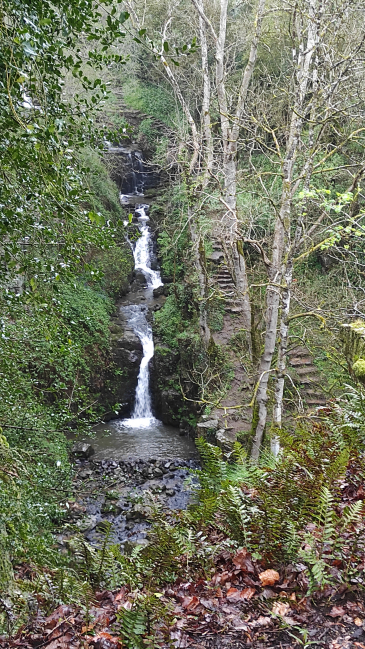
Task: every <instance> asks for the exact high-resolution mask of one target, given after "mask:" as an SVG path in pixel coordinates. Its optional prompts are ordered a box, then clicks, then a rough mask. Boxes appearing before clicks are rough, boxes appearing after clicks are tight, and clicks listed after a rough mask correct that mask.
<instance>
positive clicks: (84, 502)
mask: <svg viewBox="0 0 365 649" xmlns="http://www.w3.org/2000/svg"><path fill="white" fill-rule="evenodd" d="M198 466H199V463H198V461H197V460H184V459H177V458H173V459H171V460H166V459H165V458H164V459H159V458H150V459H148V460H144V459H140V458H137V459H129V460H119V461H115V460H98V459H94V460H93V459H90V458H89V459H83V460H76V466H75V468H76V472H75V478H74V494H75V497H74V500H73V501H71V502H68V503H67V507H68V509H69V516H68V526H69V529H68V531H67V532H66V533H65V532H63V533H62V534H61V535H60V537H59V542H60V545H61V546H65V545H67V543H68V541H69V539H70V537H72V536H73V535H74V534H75V532H82V533H83V534H84V536H85V538H86V540H87V541H89V542H90V543H92V544H93V545H94V544H95V545H99V544H100V543H102V542H103V539H104V537H105V530H106V529H107V528H108V527H109V524H110V525H111V529H110V533H109V534H110V537H109V538H110V542H113V543H118V544H120V546H121V548H122V549H123V550H124V551H125V552H128V551H130V549H131V548H132V547H134V546H135V545H147V544H148V530H149V528H150V526H151V521H150V519H151V515H152V512H153V510H154V509H156V508H157V507H158V508H160V509H161V510H162V511H163V512H166V513H167V512H168V511H169V510H178V509H185V508H186V507H187V505H188V502H189V499H191V498H192V488H193V485H194V483H196V480H197V479H196V477H195V476H194V469H196V468H198Z"/></svg>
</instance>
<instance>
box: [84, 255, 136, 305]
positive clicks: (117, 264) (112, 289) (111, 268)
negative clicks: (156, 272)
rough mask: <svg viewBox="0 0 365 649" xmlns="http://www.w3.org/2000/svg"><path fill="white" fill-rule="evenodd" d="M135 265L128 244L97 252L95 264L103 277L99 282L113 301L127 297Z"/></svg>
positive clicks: (94, 258)
mask: <svg viewBox="0 0 365 649" xmlns="http://www.w3.org/2000/svg"><path fill="white" fill-rule="evenodd" d="M133 263H134V262H133V256H132V253H131V249H130V247H129V245H127V244H126V243H123V244H121V245H120V246H113V247H111V248H108V249H107V250H103V251H98V252H96V253H95V255H94V256H93V264H94V266H95V268H96V270H97V271H98V272H99V274H100V276H101V279H100V280H99V281H98V284H99V286H100V287H101V289H102V290H103V291H105V293H107V295H109V296H110V297H112V298H113V299H117V298H119V297H121V296H122V295H125V293H126V292H127V290H128V288H129V281H128V278H129V277H130V276H131V273H132V270H133Z"/></svg>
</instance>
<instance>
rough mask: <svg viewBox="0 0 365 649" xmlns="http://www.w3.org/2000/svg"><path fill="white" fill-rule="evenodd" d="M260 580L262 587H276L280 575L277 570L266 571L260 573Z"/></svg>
mask: <svg viewBox="0 0 365 649" xmlns="http://www.w3.org/2000/svg"><path fill="white" fill-rule="evenodd" d="M259 579H260V581H261V586H274V585H275V584H276V582H277V581H279V579H280V575H279V573H278V572H276V570H265V571H264V572H260V574H259Z"/></svg>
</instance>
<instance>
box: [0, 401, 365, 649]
mask: <svg viewBox="0 0 365 649" xmlns="http://www.w3.org/2000/svg"><path fill="white" fill-rule="evenodd" d="M363 421H364V395H363V394H362V392H361V391H356V390H354V389H351V388H349V389H348V392H347V394H346V395H344V396H343V398H342V399H341V400H339V401H337V402H336V404H335V405H334V407H333V409H332V410H331V411H328V412H327V416H326V418H325V419H323V421H322V422H320V423H319V422H314V423H313V422H310V423H307V424H306V425H305V426H301V427H300V428H298V429H296V430H295V431H291V432H283V433H282V436H281V445H282V450H281V453H280V455H279V456H278V457H277V458H274V457H273V456H272V455H270V454H269V453H263V454H262V457H261V460H260V463H259V464H258V465H253V464H252V463H251V462H250V461H249V459H248V457H247V453H246V451H245V450H244V448H243V447H242V446H241V445H240V444H239V443H236V444H235V446H234V449H233V450H232V452H231V453H230V454H228V456H227V455H224V454H223V452H222V450H221V449H219V448H218V447H216V446H213V445H211V444H208V442H207V441H206V440H204V439H202V438H201V439H198V440H197V445H198V448H199V451H200V455H201V461H202V468H201V469H200V470H196V471H194V472H193V475H192V478H191V479H189V482H190V488H191V489H192V493H193V496H192V501H191V504H190V506H189V508H188V509H187V510H186V511H183V512H176V511H175V512H170V513H169V514H168V515H166V512H165V511H164V510H162V508H161V506H160V505H159V504H158V503H156V501H155V502H153V497H152V495H151V496H150V497H151V503H149V504H150V505H151V508H152V512H153V513H152V520H153V525H152V528H151V530H150V532H149V540H150V543H149V545H148V546H147V547H140V546H137V547H136V548H134V549H133V550H132V551H131V553H130V554H122V553H121V551H120V548H119V546H118V545H111V544H110V543H109V533H110V527H109V526H107V528H106V529H105V539H104V543H103V544H102V546H101V547H99V548H96V547H93V546H91V545H89V544H88V543H87V542H86V541H85V540H84V539H83V537H82V536H80V535H79V534H76V535H75V536H74V537H73V539H71V541H70V543H69V546H68V555H67V556H66V555H59V554H58V553H57V552H56V551H55V550H53V549H51V548H50V547H49V545H48V543H49V541H48V540H46V542H45V543H44V544H43V546H42V548H43V552H45V553H46V552H48V555H49V558H48V563H47V561H45V557H44V556H42V555H40V556H39V560H40V563H39V564H38V567H37V563H36V562H33V563H32V564H31V567H28V568H27V569H26V570H24V568H22V567H21V566H20V568H19V567H18V568H17V569H16V572H15V576H14V575H13V573H12V568H11V561H10V559H11V558H12V559H13V561H14V555H12V552H13V549H12V546H11V543H10V545H9V543H6V539H7V537H8V539H9V536H11V534H12V532H11V530H12V525H13V527H14V526H15V524H16V525H18V521H14V522H13V524H11V523H10V522H9V521H7V522H6V525H5V527H3V528H2V529H1V530H0V532H1V534H0V539H1V543H2V549H3V552H2V555H1V556H2V563H1V569H2V583H3V584H4V583H5V582H6V580H7V584H8V585H7V588H8V592H11V591H12V588H13V593H14V596H13V597H12V598H11V599H10V600H9V601H8V605H7V606H8V609H6V607H5V606H4V605H3V617H2V624H3V627H4V626H6V624H8V626H9V625H10V626H12V625H13V626H12V628H16V626H18V625H19V621H21V620H22V619H24V616H25V613H24V611H25V610H26V609H27V607H29V600H30V599H31V598H32V597H33V598H34V597H40V596H41V598H42V606H45V607H46V609H48V610H49V609H52V606H53V607H54V606H56V605H58V604H59V603H60V602H66V603H67V602H75V601H78V602H79V603H80V602H81V603H82V606H83V607H84V608H85V615H87V611H88V609H89V608H90V606H91V602H92V597H93V595H92V593H93V591H94V590H95V589H98V590H100V589H105V588H109V589H116V588H120V587H125V588H127V589H128V592H130V593H131V594H132V595H133V606H132V608H131V609H128V610H127V609H121V610H120V614H119V618H120V619H119V621H120V624H121V633H122V637H123V638H124V641H125V644H126V646H127V647H131V649H132V648H133V649H134V648H138V647H142V646H144V641H145V640H146V638H149V639H150V641H151V643H152V640H153V629H154V628H155V625H156V624H157V621H159V624H160V623H161V620H162V621H163V620H165V622H166V620H168V619H169V616H171V614H172V611H170V610H169V609H168V608H166V606H165V605H164V604H163V602H162V601H160V598H161V596H162V595H161V591H163V589H164V588H166V587H168V585H169V584H171V585H173V584H175V583H176V582H178V581H179V580H181V579H183V580H184V581H187V580H199V579H200V578H203V579H205V580H209V579H210V578H211V574H212V571H214V565H215V560H216V557H219V556H222V553H226V555H227V552H228V555H227V556H230V553H231V552H236V551H237V549H238V548H240V547H244V548H246V549H247V550H248V551H249V552H250V553H251V556H252V558H253V560H254V561H256V562H258V565H260V566H261V567H262V569H265V568H275V569H277V570H281V568H282V567H284V566H286V565H288V564H289V563H290V562H294V563H296V562H298V561H300V562H302V564H304V566H305V572H304V573H303V574H304V577H302V587H303V584H304V586H305V584H306V588H307V594H313V593H314V592H315V591H319V592H322V591H323V590H324V589H325V588H326V587H329V586H330V587H331V588H332V589H336V588H338V587H342V588H343V587H344V586H345V587H349V588H352V587H353V586H354V585H356V587H360V588H362V587H363V577H362V575H363V572H362V570H363V565H362V558H363V554H364V550H365V547H364V505H363V496H364V490H363V488H362V485H363V482H364V475H365V464H364V457H365V456H364V450H365V449H364V444H365V430H364V424H363ZM0 448H1V465H0V466H1V469H0V479H1V480H2V482H3V485H5V489H6V492H7V494H8V498H10V499H9V507H10V508H11V507H12V502H15V500H14V499H16V498H19V495H18V494H19V493H20V491H21V490H22V489H24V484H25V483H26V480H30V470H29V468H28V467H27V468H25V464H24V455H23V456H22V454H21V453H19V456H18V457H17V459H14V456H12V457H11V458H10V459H9V453H8V447H7V444H6V440H5V438H2V441H1V447H0ZM20 476H22V479H21V480H20ZM196 478H198V479H196ZM19 490H20V491H19ZM11 499H12V500H11ZM15 510H16V511H19V514H20V515H22V512H21V511H20V510H19V507H18V510H17V508H15ZM15 515H17V514H15ZM20 529H22V528H20ZM30 532H31V528H30V527H29V528H28V530H25V534H28V535H29V533H30ZM4 540H5V543H4ZM28 540H29V539H28ZM23 548H24V546H23ZM19 558H20V555H19ZM22 562H23V563H22V565H23V566H24V565H25V566H26V565H27V563H28V562H27V557H26V553H24V552H23V556H22ZM40 565H42V566H43V567H42V568H41V567H40ZM45 565H48V568H44V566H45ZM27 571H28V572H27ZM6 574H7V577H4V576H5V575H6ZM10 582H12V584H13V587H11V586H10ZM11 616H13V617H11Z"/></svg>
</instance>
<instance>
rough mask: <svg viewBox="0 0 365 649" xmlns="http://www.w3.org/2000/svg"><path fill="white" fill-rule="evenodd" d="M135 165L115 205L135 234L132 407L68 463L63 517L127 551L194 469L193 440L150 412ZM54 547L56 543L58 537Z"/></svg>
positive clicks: (149, 254) (145, 257)
mask: <svg viewBox="0 0 365 649" xmlns="http://www.w3.org/2000/svg"><path fill="white" fill-rule="evenodd" d="M136 159H137V160H138V166H139V169H138V170H137V172H134V171H133V173H132V175H131V179H132V180H129V182H132V184H133V188H134V191H133V192H132V193H131V194H127V195H126V194H121V197H120V200H121V204H122V205H134V206H135V208H134V209H135V214H134V222H135V223H136V224H137V227H138V229H139V232H140V236H139V237H138V239H137V240H136V242H135V243H134V244H131V245H132V248H133V255H134V261H135V274H137V273H138V274H139V276H140V277H141V275H140V274H141V273H142V274H143V275H142V282H141V281H139V282H138V283H137V284H136V283H135V282H134V285H132V290H131V292H130V293H129V294H128V295H127V296H126V297H125V298H123V300H121V302H120V303H119V308H120V312H121V313H120V315H121V316H122V318H123V320H124V322H125V323H126V326H128V327H129V328H130V329H131V330H132V331H133V333H134V334H135V335H136V336H137V337H138V338H139V340H140V342H141V345H142V359H141V362H140V367H139V374H138V379H137V385H136V389H135V398H134V405H133V408H132V411H131V413H130V416H129V417H128V418H124V419H115V420H113V421H110V422H108V423H102V424H100V425H98V426H97V427H95V429H94V433H95V436H94V437H93V438H92V439H89V440H86V441H87V442H89V443H91V444H92V447H93V449H94V454H93V455H92V456H91V457H90V458H88V459H86V458H83V459H82V458H81V459H78V460H76V476H75V493H76V495H77V500H76V502H75V503H73V504H72V505H71V507H70V516H69V517H70V519H71V522H74V524H75V525H76V526H77V528H78V529H79V530H80V531H81V532H82V533H83V534H84V535H85V537H86V539H87V540H88V541H90V542H91V543H96V544H99V543H102V541H103V538H104V536H103V535H104V533H105V523H106V522H108V523H110V524H111V526H112V528H111V529H112V532H111V540H113V542H116V543H119V544H120V545H121V547H122V549H124V550H125V551H128V545H130V546H131V547H133V546H134V545H136V544H139V545H140V544H142V545H146V544H148V530H149V528H150V521H149V515H150V514H151V511H152V509H151V507H152V505H156V504H158V505H159V506H161V507H162V509H163V510H166V512H168V510H171V509H183V508H186V507H187V505H188V502H189V500H190V499H191V485H190V486H187V483H186V480H187V478H189V476H190V471H189V469H192V468H197V467H198V455H197V451H196V447H195V443H194V440H193V439H191V438H189V437H188V436H182V435H180V434H179V430H178V429H176V428H173V427H172V426H167V425H165V424H164V423H162V422H161V421H159V420H158V419H156V418H155V416H154V412H153V403H152V398H151V391H150V370H149V365H150V361H151V359H152V358H153V355H154V342H153V333H152V327H151V324H150V318H151V313H152V309H153V307H154V305H155V304H156V299H155V298H154V295H153V290H154V289H156V288H158V287H160V286H162V285H163V283H162V280H161V275H160V271H159V270H158V267H157V263H156V261H155V258H154V254H153V239H152V232H151V228H150V226H149V224H148V223H149V216H148V210H149V206H148V205H147V204H146V203H143V202H142V201H143V194H142V191H143V187H144V183H143V173H142V171H143V162H142V159H141V157H139V156H136ZM138 200H140V201H141V202H138ZM192 481H193V482H194V481H196V479H195V478H194V477H193V478H192ZM190 482H191V478H190ZM60 542H61V544H62V543H63V542H64V537H63V536H62V537H61V538H60ZM66 542H67V541H66Z"/></svg>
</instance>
